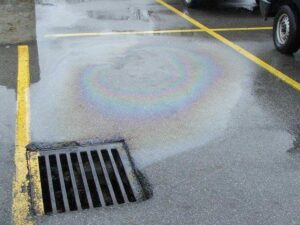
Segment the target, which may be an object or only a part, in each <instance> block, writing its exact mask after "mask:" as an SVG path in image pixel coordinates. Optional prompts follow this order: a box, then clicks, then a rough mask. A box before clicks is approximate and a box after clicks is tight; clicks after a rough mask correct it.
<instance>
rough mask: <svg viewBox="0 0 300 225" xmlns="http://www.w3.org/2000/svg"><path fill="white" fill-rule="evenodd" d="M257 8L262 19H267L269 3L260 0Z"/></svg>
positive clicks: (265, 0)
mask: <svg viewBox="0 0 300 225" xmlns="http://www.w3.org/2000/svg"><path fill="white" fill-rule="evenodd" d="M259 8H260V12H261V14H262V15H263V17H264V18H267V17H268V15H269V13H270V9H271V2H270V1H268V0H260V2H259Z"/></svg>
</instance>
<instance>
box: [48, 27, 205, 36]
mask: <svg viewBox="0 0 300 225" xmlns="http://www.w3.org/2000/svg"><path fill="white" fill-rule="evenodd" d="M190 32H202V30H199V29H186V30H149V31H116V32H91V33H68V34H47V35H45V37H46V38H50V37H56V38H57V37H82V36H109V35H143V34H168V33H190Z"/></svg>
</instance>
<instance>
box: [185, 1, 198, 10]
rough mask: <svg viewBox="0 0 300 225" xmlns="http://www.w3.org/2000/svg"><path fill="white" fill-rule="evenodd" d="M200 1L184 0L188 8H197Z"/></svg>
mask: <svg viewBox="0 0 300 225" xmlns="http://www.w3.org/2000/svg"><path fill="white" fill-rule="evenodd" d="M199 1H200V0H183V3H184V5H185V6H187V7H188V8H196V7H197V6H198V4H199Z"/></svg>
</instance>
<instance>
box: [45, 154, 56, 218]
mask: <svg viewBox="0 0 300 225" xmlns="http://www.w3.org/2000/svg"><path fill="white" fill-rule="evenodd" d="M45 161H46V168H47V177H48V185H49V191H50V199H51V205H52V212H53V213H57V208H56V201H55V196H54V189H53V183H52V175H51V169H50V162H49V156H48V155H47V156H45Z"/></svg>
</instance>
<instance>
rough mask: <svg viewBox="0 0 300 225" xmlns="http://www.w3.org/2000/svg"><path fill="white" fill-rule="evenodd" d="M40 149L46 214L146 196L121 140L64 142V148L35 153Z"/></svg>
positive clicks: (41, 177)
mask: <svg viewBox="0 0 300 225" xmlns="http://www.w3.org/2000/svg"><path fill="white" fill-rule="evenodd" d="M36 152H37V153H38V156H37V157H36V158H37V160H38V167H39V171H40V186H41V192H42V200H43V206H44V209H43V210H44V213H46V214H51V213H61V212H69V211H76V210H82V209H90V208H96V207H104V206H111V205H118V204H123V203H129V202H136V201H138V200H142V199H143V198H144V197H143V190H142V187H141V185H140V182H139V181H138V179H137V176H136V173H135V170H134V169H133V167H132V163H131V161H130V158H129V153H128V152H127V151H126V150H125V148H124V145H123V143H121V142H117V143H112V144H101V145H92V146H84V147H81V146H75V147H74V146H71V147H65V146H64V148H63V149H46V150H39V151H33V152H32V153H33V154H34V153H35V154H36ZM30 155H31V153H30V152H29V157H30ZM35 185H37V184H35ZM35 189H36V188H35Z"/></svg>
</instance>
